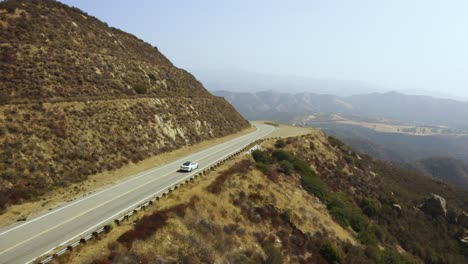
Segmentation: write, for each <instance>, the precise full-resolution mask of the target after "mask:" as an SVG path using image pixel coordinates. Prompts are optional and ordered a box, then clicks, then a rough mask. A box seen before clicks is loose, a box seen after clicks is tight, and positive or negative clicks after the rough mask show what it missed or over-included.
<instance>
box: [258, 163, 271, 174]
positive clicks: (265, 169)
mask: <svg viewBox="0 0 468 264" xmlns="http://www.w3.org/2000/svg"><path fill="white" fill-rule="evenodd" d="M256 167H257V169H259V170H260V171H261V172H263V173H265V174H266V173H268V170H269V166H268V164H265V163H262V162H257V165H256Z"/></svg>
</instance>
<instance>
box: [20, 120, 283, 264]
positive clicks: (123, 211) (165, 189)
mask: <svg viewBox="0 0 468 264" xmlns="http://www.w3.org/2000/svg"><path fill="white" fill-rule="evenodd" d="M257 130H258V128H257ZM274 130H276V128H274V127H273V129H272V131H270V132H268V133H265V134H264V135H262V136H260V137H258V138H257V139H255V140H253V141H251V142H249V143H247V144H245V145H242V146H241V147H239V148H237V149H236V150H234V151H231V152H230V153H228V154H226V155H224V156H223V157H222V158H220V159H223V158H225V157H228V156H229V155H231V154H232V153H235V152H236V151H238V150H239V149H242V148H243V147H245V146H248V145H249V144H251V143H252V142H254V141H256V140H258V139H261V138H263V137H264V136H266V135H268V134H270V133H272V132H273V131H274ZM247 135H249V134H247ZM220 159H218V160H220ZM218 160H216V161H213V162H212V163H210V164H209V165H206V166H205V167H204V168H208V167H209V166H211V165H212V164H214V163H216V162H217V161H218ZM197 173H198V171H197V172H196V173H191V174H188V175H187V176H186V177H184V178H181V179H180V181H178V182H176V184H177V183H179V182H181V181H182V180H185V179H186V178H188V177H190V176H193V175H195V174H197ZM171 186H172V185H169V186H166V187H165V188H163V189H161V190H160V191H158V192H156V193H153V194H151V195H149V196H147V197H145V198H144V199H142V200H140V201H138V202H137V203H134V204H132V205H131V206H129V207H127V208H125V209H124V210H122V211H120V212H118V213H116V214H114V215H112V216H110V217H108V218H106V219H105V220H103V221H101V222H99V223H98V224H96V225H94V226H92V227H90V228H88V229H87V230H85V231H83V232H81V233H80V234H78V235H76V236H74V237H72V238H70V239H68V240H67V241H65V242H63V243H60V245H65V244H67V243H69V242H70V241H72V240H74V239H76V238H77V237H79V236H82V235H83V234H85V233H87V232H89V231H91V230H93V229H95V228H96V227H98V226H100V225H101V224H103V223H105V222H107V221H109V220H111V219H112V218H115V217H116V216H118V215H120V214H122V213H125V212H127V211H128V210H129V209H131V208H133V207H135V206H136V205H138V204H140V203H142V202H143V201H146V200H148V199H149V198H151V197H153V196H155V195H158V194H159V193H161V192H163V191H167V189H168V188H170V187H171ZM55 248H56V247H54V248H52V249H50V250H48V251H47V252H45V253H42V254H40V256H39V257H35V258H34V259H32V260H29V261H28V262H26V264H29V263H32V262H33V261H35V260H37V259H38V258H40V257H41V256H44V255H47V254H49V253H50V252H52V251H53V250H54V249H55Z"/></svg>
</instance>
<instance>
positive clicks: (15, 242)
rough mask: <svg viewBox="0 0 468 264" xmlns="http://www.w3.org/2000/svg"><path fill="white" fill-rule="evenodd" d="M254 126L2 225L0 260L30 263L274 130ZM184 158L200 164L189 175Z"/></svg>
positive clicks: (264, 126)
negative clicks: (250, 129) (184, 165)
mask: <svg viewBox="0 0 468 264" xmlns="http://www.w3.org/2000/svg"><path fill="white" fill-rule="evenodd" d="M255 126H256V127H257V130H256V131H254V132H251V133H249V134H247V135H244V136H241V137H238V138H235V139H232V140H230V141H227V142H225V143H222V144H219V145H216V146H213V147H211V148H208V149H205V150H202V151H199V152H197V153H194V154H191V155H189V156H186V157H184V158H182V159H179V160H177V161H174V162H171V163H169V164H166V165H164V166H161V167H159V168H154V169H151V170H148V171H145V172H142V173H139V174H136V175H134V176H132V177H130V178H128V179H127V180H125V181H123V182H120V183H117V184H114V185H112V186H109V187H108V188H106V189H104V190H102V191H99V192H96V193H93V194H90V195H88V196H85V197H82V198H80V199H78V200H76V201H73V202H69V203H64V204H62V205H61V206H60V207H58V208H56V209H54V210H52V211H48V212H45V213H42V214H40V215H37V216H35V217H33V218H31V219H28V221H26V222H20V223H16V224H14V225H11V226H8V227H6V228H3V229H2V230H0V263H2V264H3V263H29V262H32V261H34V260H35V259H36V258H38V257H40V256H43V255H46V254H48V253H50V252H51V251H52V250H54V249H55V248H56V247H57V246H59V245H68V244H69V243H72V242H74V241H76V240H79V239H80V238H81V237H83V236H84V235H86V234H89V233H91V232H93V231H95V230H96V229H97V228H99V227H102V226H103V225H105V224H106V223H109V222H112V221H113V220H114V219H117V218H118V217H120V216H121V215H123V213H124V212H127V211H129V210H132V209H133V208H135V207H136V206H137V205H139V204H141V203H143V202H145V201H147V200H149V199H150V198H151V197H154V196H155V195H159V194H162V193H164V192H165V191H166V190H167V189H168V188H170V187H171V186H173V185H174V184H176V183H177V182H180V181H183V180H185V179H186V178H189V177H191V176H192V175H194V174H196V173H197V172H198V171H200V170H203V169H204V168H207V167H209V166H210V165H212V164H214V163H216V162H218V161H219V160H221V159H224V158H226V157H227V156H229V155H231V154H232V153H234V152H236V151H238V150H239V149H242V148H243V147H245V146H246V145H248V144H249V143H251V142H253V141H255V140H257V139H260V138H262V137H265V136H266V135H268V134H269V133H271V132H272V131H274V130H275V128H274V127H272V126H268V125H265V124H256V125H255ZM186 160H192V161H195V162H198V163H199V164H200V168H199V169H198V170H195V171H193V172H190V173H182V172H178V171H177V170H178V168H179V166H180V165H181V164H182V163H183V162H184V161H186Z"/></svg>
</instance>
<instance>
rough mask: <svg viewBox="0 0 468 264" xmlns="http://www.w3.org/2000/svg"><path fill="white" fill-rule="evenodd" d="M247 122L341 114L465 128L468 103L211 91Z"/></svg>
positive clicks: (398, 96) (423, 98)
mask: <svg viewBox="0 0 468 264" xmlns="http://www.w3.org/2000/svg"><path fill="white" fill-rule="evenodd" d="M213 93H214V94H216V95H218V96H223V97H225V98H226V99H227V100H228V101H229V102H231V103H232V104H233V105H234V107H236V109H238V111H239V112H240V113H241V114H243V115H244V116H245V117H246V118H248V119H262V118H263V119H265V118H268V119H274V120H279V121H283V122H295V121H296V120H297V119H298V118H299V117H300V116H301V115H311V114H314V113H341V114H350V115H359V116H361V117H370V118H385V119H389V120H392V121H394V122H397V123H409V124H415V125H431V126H448V127H452V128H462V129H467V128H468V119H466V118H465V117H466V116H468V103H466V102H462V101H455V100H451V99H440V98H434V97H429V96H417V95H406V94H401V93H397V92H388V93H371V94H361V95H352V96H345V97H340V96H335V95H325V94H314V93H295V94H294V93H284V92H283V93H281V92H275V91H262V92H253V93H245V92H244V93H240V92H230V91H214V92H213Z"/></svg>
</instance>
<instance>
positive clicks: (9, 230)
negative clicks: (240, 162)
mask: <svg viewBox="0 0 468 264" xmlns="http://www.w3.org/2000/svg"><path fill="white" fill-rule="evenodd" d="M255 128H256V130H255V131H253V132H251V133H249V134H246V135H243V136H240V137H238V138H234V139H231V140H229V141H226V142H224V143H222V144H226V143H229V142H231V141H234V140H238V139H240V138H243V137H246V136H249V135H251V134H253V133H255V132H257V131H258V127H255ZM218 146H219V145H215V146H213V147H210V148H208V149H205V150H202V151H200V152H196V153H192V154H190V156H193V155H199V154H202V153H205V152H207V151H209V150H211V149H212V148H214V147H218ZM185 159H187V157H184V158H180V159H178V160H175V161H173V162H171V163H168V164H165V165H163V166H161V167H157V168H153V169H150V170H149V171H145V172H141V173H143V174H141V175H138V176H136V177H133V178H131V179H128V180H126V181H123V182H120V183H117V184H115V185H113V186H111V187H109V188H105V189H103V190H101V191H99V192H96V193H93V194H91V195H88V196H86V197H83V198H82V199H78V200H76V201H74V202H72V203H70V204H67V205H66V206H63V207H59V208H58V209H56V210H53V211H51V212H48V213H46V214H44V215H41V216H39V217H37V218H34V219H32V220H30V221H27V222H26V223H23V224H20V225H17V226H15V227H13V228H11V229H8V230H5V231H3V232H2V233H0V236H3V235H5V234H7V233H9V232H11V231H13V230H15V229H18V228H20V227H23V226H25V225H28V224H31V223H34V222H35V221H37V220H40V219H42V218H44V217H46V216H48V215H51V214H54V213H57V212H60V211H61V210H63V209H65V208H68V207H70V206H72V205H74V204H77V203H79V202H83V201H85V200H87V199H89V198H92V197H94V196H96V195H98V194H100V193H102V192H105V191H109V190H112V189H114V188H117V187H118V186H120V185H122V184H125V183H128V182H131V181H134V180H137V179H139V178H141V177H143V176H146V175H148V174H150V173H152V172H154V171H155V170H159V169H163V168H165V167H168V166H170V165H173V164H175V163H180V161H181V160H185Z"/></svg>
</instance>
